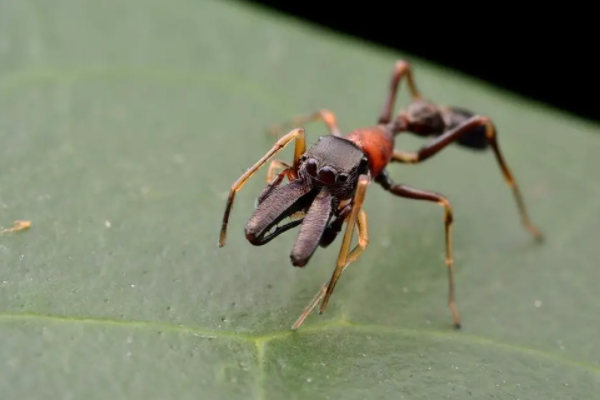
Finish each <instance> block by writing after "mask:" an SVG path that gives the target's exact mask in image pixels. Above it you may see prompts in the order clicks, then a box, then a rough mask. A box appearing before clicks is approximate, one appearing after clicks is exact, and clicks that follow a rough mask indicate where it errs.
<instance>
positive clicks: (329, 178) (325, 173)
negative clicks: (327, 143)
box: [319, 167, 336, 185]
mask: <svg viewBox="0 0 600 400" xmlns="http://www.w3.org/2000/svg"><path fill="white" fill-rule="evenodd" d="M335 175H336V173H335V170H334V169H333V168H331V167H323V168H321V170H320V171H319V180H320V181H321V182H323V183H325V184H326V185H333V184H334V183H335Z"/></svg>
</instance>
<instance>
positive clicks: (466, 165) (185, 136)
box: [0, 0, 600, 400]
mask: <svg viewBox="0 0 600 400" xmlns="http://www.w3.org/2000/svg"><path fill="white" fill-rule="evenodd" d="M399 34H402V33H401V32H399ZM403 57H405V56H404V55H398V54H392V53H389V52H385V51H382V50H380V49H376V48H372V47H369V46H366V45H364V44H361V43H357V42H355V41H348V40H343V39H340V38H338V37H336V36H333V35H330V34H328V33H323V32H321V31H317V30H315V29H312V28H309V27H307V26H304V25H301V24H299V23H297V22H295V21H292V20H289V19H285V18H282V17H280V16H277V15H272V14H267V13H264V12H263V11H261V10H259V9H254V8H247V7H245V6H242V5H241V4H238V3H233V2H232V3H227V2H211V1H203V2H197V1H191V0H174V1H172V2H161V1H156V0H149V1H146V2H143V3H141V2H136V1H133V0H126V1H123V0H120V1H117V0H106V1H102V2H82V1H75V0H58V1H55V2H52V3H50V2H44V1H39V0H30V1H20V2H17V1H13V2H2V3H1V4H0V139H1V142H2V144H3V145H2V146H1V147H0V170H1V171H2V172H3V173H2V174H1V175H0V206H1V207H0V225H3V226H4V227H7V226H10V224H11V223H12V222H13V221H14V220H17V219H29V220H31V221H32V222H33V225H32V227H31V229H29V230H28V231H24V232H16V233H5V234H2V235H1V236H0V265H1V268H0V336H1V337H2V341H1V344H0V363H1V364H2V371H3V373H2V375H1V377H0V392H2V393H3V394H4V396H3V398H6V399H32V400H33V399H42V398H43V399H46V398H51V399H55V398H61V399H70V398H72V399H82V398H85V399H89V400H93V399H107V398H114V399H121V398H122V399H125V398H127V399H144V400H150V399H164V398H177V399H198V398H211V399H228V400H229V399H237V398H239V399H260V400H263V399H282V398H286V399H327V398H330V399H337V398H343V399H364V398H381V399H398V398H405V399H438V398H450V399H466V398H474V399H481V398H492V397H493V398H499V399H517V398H520V399H544V400H547V399H552V398H556V399H559V398H560V399H578V400H579V399H590V398H593V396H595V395H597V393H598V392H599V390H600V342H599V336H598V332H599V331H600V319H598V318H597V316H598V315H600V302H598V300H597V282H598V281H600V269H599V268H598V263H597V259H598V256H597V251H596V249H597V240H598V237H599V234H600V225H599V224H598V216H599V214H600V186H599V185H598V179H597V171H598V170H599V169H600V161H599V159H598V158H597V154H599V153H600V138H599V137H598V135H597V131H598V126H597V125H593V124H590V123H587V122H583V121H581V120H577V119H574V118H572V117H570V116H567V115H564V114H561V113H559V112H557V111H555V110H551V109H547V108H544V107H541V106H539V105H536V104H533V103H531V102H528V101H525V100H522V99H520V98H517V97H514V96H511V95H507V94H506V93H504V92H502V91H499V90H494V89H491V88H489V87H486V86H484V85H482V84H481V83H479V82H476V81H474V80H470V79H467V78H465V77H462V76H459V75H456V74H452V73H449V72H447V71H445V70H444V69H442V68H440V67H433V66H431V65H428V64H426V63H423V62H420V61H419V60H410V61H411V62H412V63H413V65H414V67H415V74H416V79H417V82H418V85H419V87H420V89H421V90H422V91H423V93H425V95H426V96H427V97H428V98H430V99H433V100H435V101H437V102H439V103H444V104H456V105H460V106H462V107H467V108H472V109H474V110H476V111H477V112H479V113H481V114H485V115H488V116H490V118H492V119H493V120H494V121H495V123H496V125H497V127H498V129H499V140H500V144H501V146H502V149H503V151H504V152H505V155H506V158H507V160H508V162H509V165H510V166H511V168H512V169H513V171H514V172H515V174H516V177H517V180H518V182H519V184H520V187H521V189H522V192H523V194H524V197H525V199H526V202H527V204H528V207H529V209H530V211H531V214H532V218H533V220H534V222H535V224H536V225H538V226H539V227H540V228H541V229H542V230H543V231H544V233H545V234H546V237H547V241H546V242H545V243H544V244H543V245H536V244H535V243H534V242H533V240H532V239H531V237H530V236H529V235H528V234H527V232H526V231H525V230H524V229H523V228H522V226H521V225H520V221H519V219H518V215H517V212H516V207H515V204H514V201H513V199H512V195H511V193H510V190H509V189H508V188H507V187H506V185H505V184H504V182H503V180H502V177H501V174H500V173H499V170H498V167H497V165H496V163H495V161H494V158H493V156H492V155H491V154H474V153H472V152H469V151H467V150H464V149H461V148H457V147H451V148H448V149H446V150H445V151H444V152H442V153H440V154H439V155H438V156H437V157H435V159H432V160H430V161H427V162H425V163H423V164H421V165H419V166H402V165H393V166H391V167H390V168H389V171H390V173H391V175H392V176H393V177H394V179H395V180H396V181H397V182H402V183H405V184H409V185H411V186H414V187H418V188H422V189H428V190H435V191H438V192H440V193H443V194H445V195H446V196H448V198H449V199H450V201H451V202H452V204H453V207H454V212H455V224H454V246H455V263H456V271H457V276H456V281H457V296H458V306H459V309H460V312H461V316H462V319H463V324H464V327H463V329H462V330H461V331H459V332H455V331H453V330H452V328H451V318H450V313H449V311H448V309H447V306H446V293H447V280H446V279H447V275H446V271H445V266H444V263H443V244H444V238H443V225H442V218H443V211H442V209H441V208H440V207H437V206H435V205H432V204H430V203H422V202H415V201H409V200H404V199H398V198H394V197H393V196H391V195H389V194H388V193H386V192H384V191H383V190H382V189H381V188H380V187H378V186H377V185H371V186H370V188H369V190H368V193H367V200H366V205H365V207H366V211H367V212H368V215H369V227H370V244H369V247H368V249H367V251H366V252H365V253H364V255H363V256H362V258H361V259H360V260H359V261H358V262H356V263H355V264H353V265H352V266H351V267H350V268H349V269H348V270H347V272H346V273H344V275H343V276H342V278H341V279H340V282H339V284H338V285H337V287H336V291H335V293H334V295H333V297H332V299H331V302H330V304H329V306H328V309H327V310H326V312H325V313H324V314H323V315H316V314H315V315H312V316H310V317H309V318H308V319H307V321H306V322H305V324H304V325H303V326H302V327H301V329H300V330H299V331H297V332H294V333H292V332H290V330H289V327H290V325H291V324H292V323H293V322H294V320H295V319H296V317H297V315H298V314H299V313H300V312H301V310H302V308H303V307H304V305H305V303H306V302H308V301H309V300H310V299H311V298H312V296H313V294H314V293H315V292H316V291H317V290H318V288H319V287H320V285H321V283H322V282H323V281H325V280H326V279H327V278H328V277H329V276H330V274H331V272H332V271H333V267H334V265H335V257H336V255H337V251H338V247H337V246H339V243H340V240H339V238H338V240H337V241H336V242H335V245H332V246H330V248H327V249H320V250H319V251H318V252H317V253H315V255H314V257H313V259H312V260H311V263H310V264H309V265H308V266H307V267H306V268H304V269H300V268H293V267H292V266H291V265H290V263H289V251H290V250H291V247H292V244H293V240H294V238H295V233H287V234H285V235H282V236H281V237H280V238H278V239H277V240H276V241H274V242H271V243H270V244H269V245H267V246H264V247H253V246H251V245H250V244H249V243H248V242H247V241H246V240H245V238H244V235H243V227H244V225H245V223H246V221H247V219H248V218H249V217H250V215H251V213H252V210H253V207H254V201H255V198H256V196H257V195H258V193H260V190H261V189H262V187H263V185H264V176H265V174H266V171H262V172H261V173H259V174H257V175H256V178H255V179H253V180H252V181H250V182H249V183H248V185H246V186H245V187H244V188H243V190H242V191H241V192H240V193H239V194H238V197H237V198H236V203H235V207H234V209H233V212H232V216H231V222H230V228H229V229H230V230H229V237H228V242H227V245H226V246H225V247H224V248H222V249H219V248H218V247H217V238H218V230H219V227H220V219H221V216H222V212H223V209H224V206H225V199H226V196H227V192H228V190H229V187H230V185H231V184H232V183H233V182H234V180H235V179H237V178H238V177H239V176H240V175H241V173H243V171H244V170H245V169H246V168H248V167H249V166H250V165H252V164H253V163H254V162H255V161H256V160H258V159H259V158H260V157H261V156H262V155H263V154H264V153H265V152H266V151H267V150H268V149H269V148H270V146H271V145H272V144H273V139H272V138H269V137H267V136H266V135H265V134H264V130H265V128H266V127H267V126H269V125H270V124H272V123H274V122H281V121H283V120H286V119H288V118H290V117H292V116H295V115H299V114H304V113H310V112H313V111H315V110H317V109H320V108H328V109H331V110H332V111H334V112H335V113H336V115H337V118H338V120H339V124H340V127H341V128H342V130H344V131H345V132H348V131H350V130H351V129H354V128H357V127H361V126H367V125H370V124H372V123H374V122H375V121H376V119H377V116H378V114H379V112H380V107H381V106H382V104H383V100H384V95H385V92H386V90H387V85H388V82H389V78H390V74H391V71H392V67H393V64H394V62H395V60H396V59H397V58H403ZM403 89H404V90H403V91H402V95H401V96H400V99H399V103H401V104H406V101H407V95H406V93H405V89H406V88H405V87H403ZM306 129H307V135H308V141H309V143H314V142H315V141H316V140H317V138H318V136H319V135H323V134H325V133H326V130H325V128H324V127H323V126H322V125H320V124H311V125H307V126H306ZM423 143H424V142H423V141H421V140H417V139H415V138H411V137H400V138H399V140H398V143H397V145H398V146H399V147H402V148H403V149H406V150H412V149H417V148H418V147H419V146H420V145H422V144H423ZM291 150H292V149H291V148H290V149H285V150H284V151H283V152H282V154H281V157H279V158H282V159H284V160H289V159H290V157H291V154H292V151H291ZM336 245H337V246H336Z"/></svg>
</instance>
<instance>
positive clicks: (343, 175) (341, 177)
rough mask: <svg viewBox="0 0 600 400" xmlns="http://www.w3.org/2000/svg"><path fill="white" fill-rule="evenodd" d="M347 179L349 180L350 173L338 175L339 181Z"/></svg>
mask: <svg viewBox="0 0 600 400" xmlns="http://www.w3.org/2000/svg"><path fill="white" fill-rule="evenodd" d="M347 180H348V175H346V174H339V175H338V177H337V181H338V182H339V183H344V182H346V181H347Z"/></svg>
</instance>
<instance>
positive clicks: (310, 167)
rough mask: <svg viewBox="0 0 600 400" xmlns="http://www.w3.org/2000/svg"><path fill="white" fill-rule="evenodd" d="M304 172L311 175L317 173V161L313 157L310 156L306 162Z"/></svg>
mask: <svg viewBox="0 0 600 400" xmlns="http://www.w3.org/2000/svg"><path fill="white" fill-rule="evenodd" d="M306 172H308V173H309V174H310V175H312V176H315V175H317V162H316V161H315V159H314V158H311V159H310V160H308V161H307V162H306Z"/></svg>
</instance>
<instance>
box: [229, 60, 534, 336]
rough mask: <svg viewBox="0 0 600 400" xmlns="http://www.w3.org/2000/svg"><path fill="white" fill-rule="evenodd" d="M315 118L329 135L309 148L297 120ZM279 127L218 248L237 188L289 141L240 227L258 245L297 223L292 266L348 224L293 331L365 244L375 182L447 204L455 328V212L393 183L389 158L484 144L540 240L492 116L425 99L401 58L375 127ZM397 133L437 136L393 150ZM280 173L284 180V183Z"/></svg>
mask: <svg viewBox="0 0 600 400" xmlns="http://www.w3.org/2000/svg"><path fill="white" fill-rule="evenodd" d="M403 77H406V79H407V81H408V86H409V89H410V93H411V97H412V102H411V104H410V105H409V106H408V108H407V109H405V110H403V111H400V112H399V113H398V114H397V115H396V117H395V118H392V113H393V108H394V102H395V99H396V95H397V91H398V86H399V84H400V81H401V79H402V78H403ZM318 120H321V121H323V122H325V124H326V125H327V127H328V129H329V132H330V133H331V136H323V137H321V138H319V141H318V142H317V143H316V144H315V145H313V146H312V147H311V148H309V149H308V150H307V149H306V140H305V132H304V128H302V127H299V126H301V125H303V124H305V123H307V122H313V121H318ZM283 125H284V126H291V127H293V126H295V127H297V128H295V129H292V130H291V131H290V132H289V133H288V134H286V135H285V136H283V137H281V138H280V139H279V140H277V142H276V143H275V145H274V146H273V147H272V148H271V150H270V151H269V152H267V154H265V155H264V156H263V157H262V158H261V159H260V160H259V161H258V162H257V163H256V164H255V165H253V166H252V167H251V168H250V169H248V170H247V171H246V172H245V173H244V174H243V175H242V176H241V177H240V178H239V179H238V180H237V181H236V182H235V183H234V184H233V185H232V186H231V190H230V193H229V198H228V200H227V206H226V208H225V214H224V216H223V223H222V227H221V232H220V237H219V246H220V247H222V246H224V245H225V238H226V232H227V224H228V221H229V215H230V213H231V208H232V207H233V201H234V197H235V193H236V192H237V191H238V190H240V189H241V188H242V186H243V185H244V184H245V183H246V182H247V181H248V179H250V178H251V177H252V175H254V174H255V173H256V171H257V170H258V169H259V168H260V167H262V166H263V165H264V164H266V163H267V162H268V161H269V160H270V159H271V158H272V157H273V156H274V155H275V154H276V153H277V152H279V151H280V150H281V149H283V148H284V147H285V146H287V145H288V144H290V143H291V142H292V141H293V142H294V143H295V149H294V160H293V162H292V163H291V164H289V163H286V162H284V161H281V160H273V161H272V162H271V164H270V166H269V169H268V173H267V186H266V187H265V188H264V190H263V191H262V193H261V194H260V195H259V196H258V201H257V206H256V209H255V210H254V213H253V214H252V216H251V217H250V220H249V221H248V223H247V225H246V228H245V235H246V239H247V240H248V241H249V242H250V243H251V244H253V245H255V246H261V245H264V244H266V243H268V242H270V241H271V240H273V239H274V238H275V237H277V236H278V235H280V234H282V233H283V232H286V231H288V230H290V229H292V228H294V227H297V226H299V230H298V233H297V236H296V240H295V242H294V246H293V248H292V251H291V253H290V259H291V262H292V265H294V266H297V267H303V266H305V265H306V264H307V263H308V262H309V260H310V258H311V256H312V255H313V253H314V252H315V250H316V249H317V247H318V246H322V247H326V246H328V245H329V244H331V243H332V242H333V241H334V240H335V238H336V237H337V235H338V234H339V233H340V232H341V230H342V227H343V224H344V223H346V230H345V233H344V237H343V241H342V244H341V247H340V252H339V255H338V259H337V263H336V268H335V270H334V272H333V275H332V277H331V279H330V280H328V281H327V282H325V284H324V285H323V286H322V287H321V290H320V291H319V292H318V293H317V295H316V296H315V298H314V299H313V300H312V301H311V302H310V303H309V304H308V305H307V307H306V308H305V310H304V312H303V313H302V314H301V315H300V317H299V318H298V320H297V321H296V323H295V324H294V325H293V327H292V328H293V329H296V328H298V327H299V326H300V325H301V324H302V322H303V321H304V319H305V318H306V317H307V316H308V315H309V314H310V313H311V312H312V310H313V309H314V308H315V307H316V306H317V305H318V304H319V302H321V306H320V309H319V313H322V312H323V311H324V310H325V307H326V306H327V303H328V301H329V298H330V296H331V294H332V293H333V290H334V288H335V285H336V283H337V281H338V279H339V277H340V275H341V274H342V272H343V271H344V269H345V268H346V267H348V265H349V264H350V263H352V262H353V261H355V260H357V259H358V258H359V256H360V254H361V253H362V252H363V251H364V250H365V248H366V247H367V245H368V241H369V234H368V226H367V225H368V224H367V214H366V213H365V211H364V210H363V208H362V206H363V201H364V198H365V192H366V189H367V187H368V185H369V184H370V182H372V181H374V182H376V183H378V184H379V185H381V186H382V187H383V189H385V190H386V191H389V192H391V193H392V194H394V195H397V196H400V197H404V198H409V199H416V200H425V201H430V202H435V203H437V204H439V205H441V206H442V207H444V231H445V237H446V259H445V262H446V265H447V267H448V279H449V293H448V305H449V307H450V311H451V313H452V317H453V320H454V325H455V326H456V327H457V328H458V327H460V317H459V314H458V310H457V308H456V304H455V298H454V266H453V256H452V240H451V234H452V231H451V228H452V219H453V218H452V207H451V205H450V202H449V201H448V199H446V197H444V196H443V195H441V194H439V193H436V192H431V191H426V190H420V189H415V188H413V187H410V186H407V185H403V184H396V183H394V182H393V181H392V179H391V177H390V176H389V174H388V172H387V170H386V167H387V166H388V164H390V163H392V162H399V163H410V164H416V163H419V162H422V161H424V160H426V159H427V158H429V157H431V156H433V155H435V154H436V153H438V152H439V151H440V150H442V149H443V148H445V147H446V146H447V145H448V144H450V143H453V142H456V143H458V144H460V145H462V146H464V147H467V148H470V149H473V150H486V149H487V148H489V147H491V148H492V150H493V152H494V155H495V156H496V160H497V162H498V164H499V166H500V169H501V171H502V174H503V176H504V178H505V180H506V182H507V184H508V185H509V187H511V188H512V190H513V193H514V196H515V199H516V201H517V205H518V209H519V212H520V215H521V219H522V221H523V224H524V225H525V227H526V228H527V229H528V230H529V231H530V232H531V234H532V235H533V236H534V237H535V238H536V239H537V240H538V241H541V240H542V235H541V233H540V232H539V231H538V230H537V229H536V228H535V227H534V226H533V225H532V224H531V222H530V220H529V216H528V214H527V211H526V208H525V204H524V202H523V199H522V197H521V194H520V192H519V189H518V186H517V183H516V181H515V178H514V176H513V174H512V173H511V171H510V170H509V168H508V166H507V164H506V162H505V160H504V158H503V156H502V153H501V152H500V148H499V146H498V143H497V139H496V136H497V133H496V129H495V127H494V125H493V124H492V123H491V121H490V120H489V119H488V118H486V117H483V116H479V115H475V114H473V113H471V112H470V111H468V110H464V109H460V108H456V107H441V106H438V105H436V104H434V103H432V102H430V101H426V100H424V99H423V98H422V96H421V94H420V93H419V91H418V90H417V87H416V85H415V82H414V79H413V76H412V71H411V68H410V65H409V64H408V63H407V62H406V61H402V60H400V61H398V62H397V63H396V66H395V69H394V73H393V75H392V80H391V84H390V88H389V91H388V96H387V99H386V102H385V104H384V106H383V110H382V113H381V115H380V116H379V119H378V123H377V124H376V125H373V126H371V127H367V128H361V129H356V130H354V131H352V132H350V133H349V134H347V135H345V136H342V135H341V133H340V130H339V128H338V126H337V122H336V118H335V116H334V114H333V113H332V112H331V111H328V110H321V111H318V112H316V113H313V114H311V115H308V116H302V117H299V118H295V119H293V120H292V121H289V122H287V123H285V124H283ZM281 128H282V126H279V127H275V128H274V129H273V131H274V132H278V131H279V130H280V129H281ZM400 133H412V134H416V135H419V136H433V137H434V139H433V140H432V141H431V142H430V143H429V144H426V145H425V146H423V147H422V148H421V149H420V150H419V151H417V152H414V153H411V152H404V151H400V150H395V149H394V138H395V136H396V135H398V134H400ZM278 170H279V171H278ZM285 178H287V179H288V181H289V183H286V184H282V182H283V180H284V179H285ZM355 228H356V230H357V232H358V243H357V245H356V246H355V247H354V248H353V249H352V250H350V246H351V243H352V237H353V234H354V230H355Z"/></svg>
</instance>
